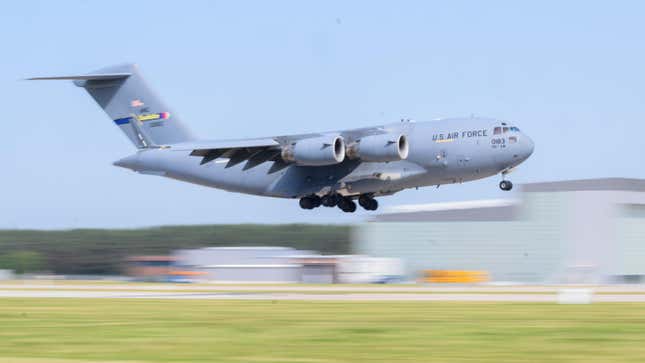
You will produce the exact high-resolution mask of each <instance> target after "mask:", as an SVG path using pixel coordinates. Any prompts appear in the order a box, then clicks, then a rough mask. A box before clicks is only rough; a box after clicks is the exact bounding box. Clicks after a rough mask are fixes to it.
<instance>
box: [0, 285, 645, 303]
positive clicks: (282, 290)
mask: <svg viewBox="0 0 645 363" xmlns="http://www.w3.org/2000/svg"><path fill="white" fill-rule="evenodd" d="M563 289H564V290H563ZM562 291H573V292H574V294H575V293H576V292H582V293H583V294H588V293H592V292H593V297H592V301H593V302H645V289H643V288H642V287H640V286H597V287H593V288H589V287H583V288H572V287H570V286H568V287H562V286H503V287H496V286H472V287H468V286H465V287H463V286H414V285H412V286H400V285H399V286H374V287H369V286H343V285H338V286H320V287H317V286H298V285H284V286H275V285H273V286H257V285H253V286H247V285H196V286H193V285H185V284H145V285H144V284H142V285H140V286H138V285H137V284H100V283H97V284H91V283H88V284H80V285H79V284H67V283H62V284H58V283H10V284H0V298H111V299H178V300H196V299H204V300H317V301H487V302H493V301H498V302H557V301H558V300H559V298H558V296H559V293H561V292H562Z"/></svg>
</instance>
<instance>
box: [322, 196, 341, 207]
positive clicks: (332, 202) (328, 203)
mask: <svg viewBox="0 0 645 363" xmlns="http://www.w3.org/2000/svg"><path fill="white" fill-rule="evenodd" d="M338 200H339V198H338V195H337V194H327V195H325V196H323V197H322V198H321V203H322V205H323V206H324V207H335V206H337V205H338Z"/></svg>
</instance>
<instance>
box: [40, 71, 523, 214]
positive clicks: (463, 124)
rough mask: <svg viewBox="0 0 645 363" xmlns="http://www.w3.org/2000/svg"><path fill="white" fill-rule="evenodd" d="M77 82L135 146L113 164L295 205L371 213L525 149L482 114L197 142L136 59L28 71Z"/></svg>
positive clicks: (509, 165) (502, 168) (502, 167)
mask: <svg viewBox="0 0 645 363" xmlns="http://www.w3.org/2000/svg"><path fill="white" fill-rule="evenodd" d="M30 80H72V81H74V84H76V85H77V86H79V87H82V88H84V89H85V90H86V91H87V92H88V93H89V94H90V95H91V96H92V97H93V98H94V100H95V101H96V102H97V103H98V104H99V105H100V106H101V108H103V110H105V112H106V113H107V114H108V115H109V117H110V118H111V119H112V120H113V122H114V123H115V124H116V125H117V126H118V127H119V128H120V129H121V131H123V133H125V135H126V136H127V137H128V138H129V139H130V141H131V142H132V143H133V144H134V145H135V146H136V147H137V149H138V151H137V152H136V153H135V154H133V155H130V156H127V157H125V158H123V159H121V160H118V161H116V162H115V163H114V165H116V166H120V167H124V168H128V169H132V170H134V171H136V172H139V173H142V174H152V175H159V176H165V177H168V178H173V179H177V180H181V181H186V182H190V183H195V184H200V185H205V186H209V187H214V188H219V189H224V190H228V191H231V192H238V193H248V194H254V195H260V196H266V197H277V198H299V199H300V207H302V208H304V209H314V208H316V207H319V206H321V205H322V206H325V207H335V206H338V208H340V209H341V210H342V211H344V212H354V211H355V210H356V203H355V200H358V204H360V205H361V206H362V207H363V208H364V209H366V210H376V209H377V208H378V202H377V201H376V199H375V198H376V197H381V196H386V195H391V194H394V193H396V192H398V191H401V190H403V189H407V188H418V187H423V186H440V185H442V184H452V183H462V182H465V181H470V180H476V179H481V178H485V177H488V176H493V175H496V174H501V175H502V180H501V182H500V183H499V187H500V188H501V189H502V190H511V188H512V187H513V184H512V183H511V182H510V181H508V180H506V179H505V175H506V174H508V173H509V172H510V171H511V170H512V169H513V168H515V167H516V166H517V165H519V164H520V163H522V162H523V161H524V160H526V159H527V158H528V157H529V156H530V155H531V153H532V152H533V142H532V141H531V139H530V138H529V137H528V136H526V135H525V134H523V133H521V132H520V130H519V129H518V128H517V126H516V125H515V124H513V123H509V122H505V121H501V120H496V119H485V118H474V117H471V118H454V119H441V120H435V121H430V122H413V121H402V122H397V123H392V124H388V125H382V126H375V127H366V128H357V129H349V130H342V131H328V132H318V133H310V134H301V135H286V136H274V137H267V138H253V139H238V140H212V141H211V140H202V139H198V138H196V137H195V136H193V135H192V134H191V133H190V132H189V131H188V129H187V128H186V126H185V124H184V123H183V121H182V120H181V118H179V117H178V116H177V114H175V113H174V112H173V111H172V110H170V109H169V108H168V106H166V104H165V103H163V102H162V101H161V100H160V99H159V98H158V97H157V96H156V95H155V93H154V92H153V91H152V90H151V89H150V87H149V86H148V85H147V83H146V82H145V81H144V79H143V78H142V77H141V74H140V72H139V69H138V67H137V66H136V65H133V64H125V65H118V66H112V67H108V68H104V69H101V70H98V71H95V72H91V73H89V74H83V75H77V76H62V77H36V78H30Z"/></svg>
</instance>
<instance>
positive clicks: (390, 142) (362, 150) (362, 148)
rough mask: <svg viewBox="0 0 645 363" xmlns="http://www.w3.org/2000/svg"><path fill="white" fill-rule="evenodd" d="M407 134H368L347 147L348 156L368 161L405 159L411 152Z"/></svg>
mask: <svg viewBox="0 0 645 363" xmlns="http://www.w3.org/2000/svg"><path fill="white" fill-rule="evenodd" d="M409 149H410V147H409V145H408V139H407V137H406V136H405V135H391V134H384V135H374V136H367V137H364V138H362V139H360V140H358V141H357V142H355V143H352V144H351V145H350V146H349V147H348V148H347V157H349V158H351V159H361V160H363V161H368V162H388V161H399V160H405V159H406V158H407V157H408V152H409Z"/></svg>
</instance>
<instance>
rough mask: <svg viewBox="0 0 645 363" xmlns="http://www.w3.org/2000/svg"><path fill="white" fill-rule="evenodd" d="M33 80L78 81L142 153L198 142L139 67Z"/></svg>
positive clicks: (128, 65)
mask: <svg viewBox="0 0 645 363" xmlns="http://www.w3.org/2000/svg"><path fill="white" fill-rule="evenodd" d="M29 79H30V80H71V81H74V84H75V85H77V86H79V87H82V88H85V90H86V91H87V92H88V93H89V94H90V95H91V96H92V98H94V100H95V101H96V103H98V104H99V106H101V108H102V109H103V110H104V111H105V113H107V114H108V116H110V118H111V119H112V120H113V121H114V123H115V124H116V125H117V126H118V127H119V128H120V129H121V131H123V133H125V135H126V136H127V137H128V138H129V139H130V141H132V143H133V144H134V145H135V146H136V147H137V148H139V149H144V148H154V147H161V146H163V145H168V144H175V143H179V142H185V141H191V140H194V137H193V136H192V135H191V133H190V132H189V131H188V129H187V128H186V127H185V126H184V124H183V123H182V122H181V119H180V118H179V117H177V115H176V114H175V113H174V112H173V111H171V110H170V109H169V108H168V106H166V104H165V103H164V102H163V101H161V99H159V97H158V96H157V95H156V94H155V93H154V92H153V91H152V89H150V87H149V86H148V84H147V83H146V82H145V80H144V79H143V77H142V76H141V73H140V72H139V68H138V66H137V65H135V64H124V65H118V66H112V67H107V68H103V69H99V70H97V71H94V72H91V73H89V74H84V75H78V76H61V77H35V78H29Z"/></svg>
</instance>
